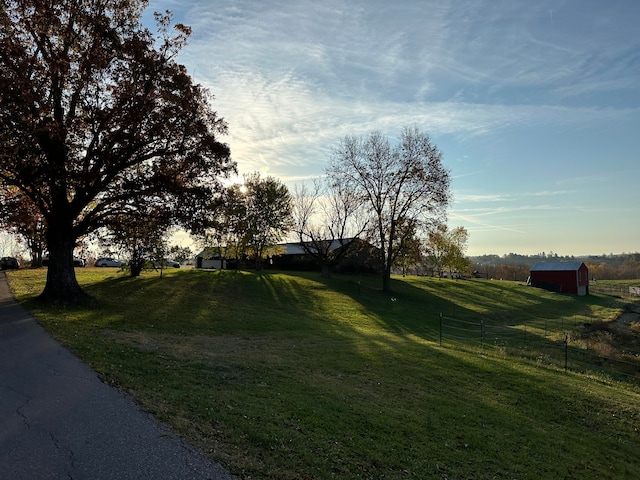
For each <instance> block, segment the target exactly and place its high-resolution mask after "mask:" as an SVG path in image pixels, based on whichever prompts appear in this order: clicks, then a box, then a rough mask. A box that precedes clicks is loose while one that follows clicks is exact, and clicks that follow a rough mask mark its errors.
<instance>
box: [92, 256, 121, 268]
mask: <svg viewBox="0 0 640 480" xmlns="http://www.w3.org/2000/svg"><path fill="white" fill-rule="evenodd" d="M94 265H95V266H96V267H121V266H123V265H124V262H122V261H120V260H116V259H115V258H99V259H97V260H96V263H95V264H94Z"/></svg>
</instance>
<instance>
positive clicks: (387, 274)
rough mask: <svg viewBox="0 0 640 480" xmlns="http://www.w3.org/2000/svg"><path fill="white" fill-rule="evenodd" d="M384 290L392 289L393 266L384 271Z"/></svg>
mask: <svg viewBox="0 0 640 480" xmlns="http://www.w3.org/2000/svg"><path fill="white" fill-rule="evenodd" d="M382 291H384V292H390V291H391V268H387V267H385V268H384V273H383V274H382Z"/></svg>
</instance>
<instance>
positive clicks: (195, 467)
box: [0, 272, 232, 480]
mask: <svg viewBox="0 0 640 480" xmlns="http://www.w3.org/2000/svg"><path fill="white" fill-rule="evenodd" d="M231 478H232V477H231V476H230V475H228V474H227V473H226V472H225V471H224V470H223V469H222V467H220V466H219V465H216V464H214V463H212V462H210V461H209V460H208V459H207V458H206V457H205V456H204V455H202V454H201V453H200V452H199V451H198V450H196V449H194V448H193V447H191V446H189V445H187V444H186V443H184V442H183V441H182V440H180V438H178V436H177V435H176V434H175V433H174V432H173V431H172V430H170V429H169V428H167V427H165V426H163V425H162V424H160V423H159V422H158V421H157V420H156V419H155V418H154V417H153V416H151V415H149V414H147V413H145V412H143V411H142V410H141V409H140V408H139V407H138V406H137V405H136V404H135V403H134V402H133V401H132V400H131V399H130V398H129V397H127V396H126V395H124V394H123V393H122V392H119V391H117V390H115V389H113V388H111V387H109V386H108V385H105V384H104V383H102V382H101V381H100V379H99V378H98V376H97V374H96V373H95V372H94V371H93V370H91V369H90V368H89V367H87V366H86V365H84V364H83V363H82V362H81V361H80V360H79V359H78V358H77V357H75V356H74V355H72V354H71V353H70V352H69V351H68V350H66V349H65V348H64V347H62V346H61V345H60V344H59V343H58V342H56V341H55V340H53V339H52V338H51V337H50V336H49V334H48V333H47V332H46V331H45V330H44V329H43V328H42V327H41V326H40V325H39V324H38V323H37V322H36V321H35V320H34V319H33V318H32V317H31V316H30V315H29V314H28V313H27V312H26V311H25V310H24V309H23V308H22V307H21V306H20V305H19V304H18V303H16V302H15V301H14V299H13V295H12V294H11V291H10V290H9V287H8V285H7V281H6V277H5V274H4V272H0V480H4V479H7V480H9V479H10V480H21V479H25V480H27V479H28V480H40V479H41V480H48V479H66V480H70V479H73V480H82V479H87V480H103V479H114V480H116V479H117V480H125V479H154V480H159V479H172V480H173V479H175V480H182V479H186V480H189V479H198V480H201V479H216V480H229V479H231Z"/></svg>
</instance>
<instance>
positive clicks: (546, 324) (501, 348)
mask: <svg viewBox="0 0 640 480" xmlns="http://www.w3.org/2000/svg"><path fill="white" fill-rule="evenodd" d="M439 320H440V321H439V332H438V339H437V341H438V342H439V343H440V345H441V346H449V347H453V348H464V349H473V350H475V351H479V352H481V353H483V354H488V355H495V356H502V357H509V356H512V357H518V358H523V359H526V360H528V361H531V362H533V363H535V364H537V365H539V366H541V367H542V366H544V367H548V368H557V369H564V370H565V371H575V372H581V373H587V374H594V375H599V376H603V375H604V376H606V377H609V378H612V379H615V380H621V381H631V382H633V383H637V384H640V351H629V350H624V351H616V350H615V349H612V347H611V346H610V345H609V343H608V342H607V341H605V340H606V339H605V338H603V336H606V335H607V332H604V331H603V332H602V335H599V334H598V333H597V332H596V334H595V335H584V332H583V329H581V328H580V327H582V326H583V324H584V323H585V320H588V318H587V317H586V316H585V317H584V318H583V317H581V316H576V315H573V316H571V317H563V318H559V319H554V320H544V319H542V320H538V321H535V322H523V323H519V324H513V325H505V324H504V323H500V322H497V321H492V320H491V319H479V320H461V319H457V318H454V317H448V316H444V315H443V314H440V319H439Z"/></svg>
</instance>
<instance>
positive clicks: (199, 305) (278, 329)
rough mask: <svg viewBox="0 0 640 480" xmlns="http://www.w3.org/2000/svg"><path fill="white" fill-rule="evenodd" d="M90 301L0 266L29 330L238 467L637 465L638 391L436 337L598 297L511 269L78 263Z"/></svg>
mask: <svg viewBox="0 0 640 480" xmlns="http://www.w3.org/2000/svg"><path fill="white" fill-rule="evenodd" d="M76 271H77V275H78V280H79V281H80V283H81V284H82V285H83V286H84V288H85V289H86V290H87V291H88V292H89V293H90V294H91V295H93V296H94V297H96V298H97V299H98V300H99V307H93V308H75V307H74V308H43V307H42V306H41V305H39V304H38V303H37V302H35V301H34V298H35V296H36V295H37V294H38V293H39V292H40V291H41V289H42V287H43V285H44V277H45V272H46V271H45V270H36V271H30V270H21V271H17V272H11V273H10V274H9V275H8V276H9V278H10V284H11V286H12V288H13V289H14V291H15V293H16V296H17V298H18V299H19V300H20V301H21V302H23V304H24V305H25V306H26V308H28V309H29V310H31V311H32V312H33V314H34V315H35V316H36V317H37V318H38V319H39V321H40V322H41V323H42V325H44V326H45V328H47V329H48V330H49V331H50V332H51V333H52V334H53V335H54V336H55V337H56V338H58V339H60V341H62V342H63V343H64V344H66V345H68V346H69V347H70V348H71V349H72V350H73V351H74V352H75V353H76V354H78V355H79V356H80V357H81V358H82V359H83V360H85V361H86V362H87V363H89V364H90V365H91V366H92V367H94V368H95V369H96V370H97V371H98V372H99V373H100V375H101V376H102V377H103V378H104V380H105V381H106V382H108V383H111V384H113V385H115V386H117V387H119V388H121V389H123V390H125V391H127V392H129V393H130V394H131V395H132V396H133V397H134V398H135V399H136V400H137V401H138V402H140V403H141V405H143V407H144V408H145V409H146V410H148V411H150V412H152V413H153V414H155V415H157V416H158V417H159V418H160V419H161V420H163V421H165V422H167V423H169V424H170V425H172V426H173V427H174V428H175V429H176V430H177V431H179V432H180V434H181V435H182V436H183V437H184V438H185V439H187V440H189V441H190V442H192V443H194V444H195V445H197V446H198V447H200V448H201V449H202V450H203V451H204V452H205V453H206V454H207V455H209V456H210V457H211V458H212V459H214V460H216V461H219V462H221V463H222V464H223V465H224V466H225V467H226V468H228V469H229V470H230V471H231V472H232V473H233V474H235V475H237V476H238V477H239V478H245V479H266V478H272V479H331V478H338V479H358V478H369V479H381V478H385V479H412V478H417V479H425V478H447V479H469V478H474V479H514V478H517V479H529V478H530V479H539V478H575V479H602V478H610V479H620V478H629V479H631V478H640V462H638V457H637V449H638V445H639V444H640V443H639V442H640V437H639V433H638V428H639V427H640V391H639V390H638V388H637V387H634V386H633V385H631V384H627V383H618V382H615V381H612V380H608V379H606V378H605V377H596V376H593V375H592V376H585V375H581V374H578V373H573V372H568V373H565V372H564V371H563V370H560V369H553V368H544V367H539V366H536V365H535V364H534V363H530V362H526V361H524V360H519V359H516V358H510V357H499V356H492V355H483V354H482V353H481V352H479V351H470V350H469V349H461V348H456V346H455V345H450V344H448V345H444V346H440V345H439V342H438V338H437V334H434V332H435V331H437V326H438V322H439V317H440V314H441V313H443V314H444V315H451V314H452V313H455V316H456V318H469V319H477V318H478V317H482V316H486V317H491V318H494V319H499V320H501V321H502V322H504V323H505V325H512V326H517V325H519V324H520V323H521V322H525V321H529V322H535V321H536V319H537V320H539V319H541V318H544V319H545V320H550V321H553V320H554V319H560V318H561V317H566V316H572V315H584V312H585V311H588V312H589V315H590V317H591V318H592V319H594V318H597V319H602V320H610V319H612V318H614V317H615V316H616V315H617V313H619V308H620V305H618V304H617V303H616V302H615V301H612V299H611V298H610V297H605V296H598V295H592V296H589V297H575V296H569V295H558V294H553V293H549V292H544V291H541V290H538V289H532V288H527V287H525V286H522V285H520V284H518V283H514V282H500V281H495V282H492V281H481V280H478V281H452V280H445V279H443V280H438V279H431V278H418V277H407V278H404V279H400V278H397V279H394V281H393V287H394V292H393V293H392V294H389V293H384V292H381V291H380V290H379V289H378V288H377V287H378V283H379V280H378V279H377V278H369V277H348V276H345V277H342V276H341V277H336V278H333V279H329V280H324V279H321V278H320V277H319V275H316V274H290V273H278V272H273V273H272V272H265V273H253V272H252V273H249V272H242V271H240V272H235V271H222V272H221V271H216V272H209V271H196V270H179V271H178V270H171V271H165V272H164V275H163V278H160V276H159V275H158V273H156V272H153V273H145V274H144V275H143V276H142V277H141V278H136V279H131V278H128V277H126V276H124V275H123V274H121V273H118V272H117V271H116V270H104V269H102V270H101V269H93V268H87V269H77V270H76Z"/></svg>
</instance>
